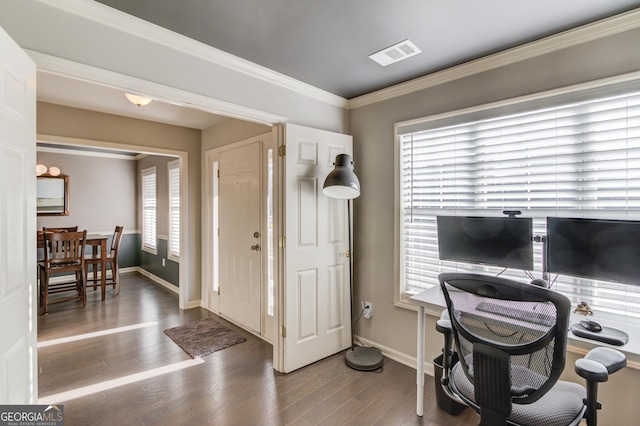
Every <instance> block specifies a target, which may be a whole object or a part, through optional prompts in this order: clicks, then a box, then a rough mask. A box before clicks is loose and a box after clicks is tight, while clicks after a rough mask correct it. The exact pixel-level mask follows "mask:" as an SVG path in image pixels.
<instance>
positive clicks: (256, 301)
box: [218, 142, 263, 334]
mask: <svg viewBox="0 0 640 426" xmlns="http://www.w3.org/2000/svg"><path fill="white" fill-rule="evenodd" d="M260 153H261V145H260V142H254V143H251V144H249V145H245V146H241V147H238V148H234V149H230V150H227V151H223V152H221V153H220V159H219V170H220V178H219V181H218V185H219V191H220V201H219V229H220V231H219V232H220V255H219V259H220V260H219V266H220V284H219V285H220V313H221V314H222V315H224V316H225V317H228V318H229V319H231V320H232V321H234V322H236V323H238V324H241V325H243V326H245V327H247V328H249V329H251V330H253V331H255V332H257V333H258V334H260V332H261V326H260V325H261V322H260V319H261V315H262V314H261V306H262V305H261V288H262V287H261V283H262V280H261V277H262V253H261V251H262V248H263V247H262V246H263V244H262V232H263V228H262V226H261V220H260V218H261V208H260V206H261V202H260V201H261V193H260V189H261V187H260V158H261V156H260Z"/></svg>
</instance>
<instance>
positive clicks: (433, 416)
mask: <svg viewBox="0 0 640 426" xmlns="http://www.w3.org/2000/svg"><path fill="white" fill-rule="evenodd" d="M208 316H210V317H214V318H216V319H217V320H219V321H220V322H222V323H224V324H226V325H227V326H228V327H230V328H232V329H234V330H236V331H238V332H240V333H241V334H243V335H244V336H245V337H246V338H247V341H245V342H243V343H240V344H238V345H235V346H233V347H230V348H227V349H224V350H221V351H219V352H215V353H213V354H211V355H209V356H206V357H204V358H203V360H204V361H205V362H204V363H202V364H200V365H196V366H192V367H189V368H186V369H183V370H180V371H175V372H172V373H167V374H163V375H160V376H157V377H153V378H148V379H145V380H141V381H138V382H135V383H131V384H125V385H122V386H119V387H117V388H114V389H111V390H106V391H100V392H97V393H93V394H90V395H86V396H79V397H77V398H75V399H71V400H67V401H64V402H62V401H60V403H62V404H63V405H64V412H65V424H66V425H68V426H73V425H151V424H153V425H186V424H189V425H212V424H215V425H316V424H322V425H343V424H349V425H414V424H417V425H431V426H436V425H442V426H444V425H447V426H455V425H472V424H477V417H476V415H475V414H474V413H473V412H472V411H471V410H470V409H467V410H465V412H463V413H462V414H460V415H458V416H450V415H448V414H446V413H444V412H442V411H440V410H438V409H437V407H436V404H435V399H434V398H435V396H434V391H433V389H434V383H433V379H432V378H431V377H429V376H427V377H426V385H425V415H424V417H422V418H420V417H417V416H416V414H415V398H416V385H415V370H414V369H411V368H409V367H406V366H404V365H402V364H399V363H397V362H395V361H393V360H390V359H386V360H385V365H384V371H383V372H381V373H374V372H359V371H355V370H352V369H350V368H348V367H347V366H346V365H345V364H344V354H337V355H334V356H332V357H329V358H326V359H324V360H322V361H319V362H317V363H315V364H312V365H310V366H308V367H305V368H302V369H300V370H298V371H295V372H293V373H290V374H280V373H277V372H275V371H274V370H273V367H272V346H271V345H270V344H268V343H265V342H264V341H262V340H260V339H258V338H256V337H255V336H253V335H251V334H250V333H247V332H245V331H244V330H241V329H239V328H238V327H236V326H234V325H233V324H230V323H228V322H226V321H224V320H223V319H220V318H219V317H216V316H215V315H213V314H212V313H210V312H208V311H206V310H204V309H200V308H194V309H189V310H184V311H181V310H180V309H178V297H177V295H176V294H175V293H172V292H170V291H169V290H167V289H165V288H163V287H161V286H158V285H156V284H154V283H153V282H152V281H150V280H148V279H147V278H145V277H143V276H142V275H139V274H137V273H128V274H122V291H121V293H120V295H119V296H114V295H113V293H112V291H111V290H109V291H108V292H107V300H106V301H104V302H102V301H100V292H99V291H96V292H93V291H90V292H89V296H88V301H87V307H86V308H84V309H83V308H82V307H81V305H80V304H79V303H76V302H67V303H61V304H58V305H51V306H50V310H49V314H48V315H46V316H41V317H39V318H38V341H39V342H43V341H47V340H51V339H59V338H63V337H69V336H75V335H80V334H85V333H92V332H96V331H101V330H106V329H112V328H116V327H124V326H130V325H134V324H139V323H146V322H150V321H157V322H158V325H154V326H149V327H144V328H139V329H135V330H130V331H125V332H120V333H117V334H110V335H106V336H101V337H93V338H89V339H84V340H80V341H76V342H70V343H62V344H58V345H54V346H49V347H42V348H40V349H39V350H38V362H39V367H40V371H39V378H38V380H39V396H40V398H43V397H47V396H51V395H57V394H59V393H61V392H67V391H72V390H76V389H79V388H83V387H86V386H89V385H93V384H97V383H103V382H105V381H108V380H113V379H118V378H122V377H127V376H129V375H132V374H137V373H141V372H145V371H148V370H152V369H155V368H159V367H164V366H168V365H171V364H176V363H179V362H183V361H187V360H190V359H191V358H190V357H189V355H187V354H186V353H185V352H183V351H182V350H181V349H180V348H179V347H178V346H177V345H176V344H175V343H173V341H172V340H171V339H169V338H168V337H167V336H166V335H165V334H164V333H163V330H164V329H166V328H170V327H174V326H177V325H181V324H185V323H188V322H190V321H193V320H196V319H200V318H203V317H208Z"/></svg>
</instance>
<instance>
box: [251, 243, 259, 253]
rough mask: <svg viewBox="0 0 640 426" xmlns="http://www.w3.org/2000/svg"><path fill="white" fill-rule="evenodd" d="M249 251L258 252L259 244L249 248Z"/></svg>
mask: <svg viewBox="0 0 640 426" xmlns="http://www.w3.org/2000/svg"><path fill="white" fill-rule="evenodd" d="M251 250H255V251H260V244H256V245H255V246H251Z"/></svg>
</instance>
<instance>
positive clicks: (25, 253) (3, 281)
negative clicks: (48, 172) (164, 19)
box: [0, 28, 38, 404]
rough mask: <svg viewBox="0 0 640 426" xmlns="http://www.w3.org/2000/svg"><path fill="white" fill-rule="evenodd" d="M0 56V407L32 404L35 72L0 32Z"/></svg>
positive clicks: (34, 393) (34, 382) (34, 400)
mask: <svg viewBox="0 0 640 426" xmlns="http://www.w3.org/2000/svg"><path fill="white" fill-rule="evenodd" d="M0 52H2V55H0V335H1V336H2V338H1V339H0V404H35V403H37V396H38V394H37V392H38V382H37V377H38V372H37V349H36V325H35V318H36V305H37V302H36V294H37V286H36V238H35V235H36V194H35V192H36V190H35V187H36V179H35V164H36V161H35V158H36V94H35V89H36V66H35V64H34V63H33V61H32V60H31V59H30V58H29V57H28V56H27V54H26V53H24V52H23V51H22V49H20V47H19V46H18V45H17V44H16V43H15V42H14V41H13V40H12V39H11V38H10V37H9V36H8V35H7V33H5V32H4V30H2V28H0Z"/></svg>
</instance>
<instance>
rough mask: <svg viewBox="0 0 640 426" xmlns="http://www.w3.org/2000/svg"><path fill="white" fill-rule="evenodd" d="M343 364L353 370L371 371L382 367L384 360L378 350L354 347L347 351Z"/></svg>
mask: <svg viewBox="0 0 640 426" xmlns="http://www.w3.org/2000/svg"><path fill="white" fill-rule="evenodd" d="M344 362H345V364H347V366H348V367H351V368H353V369H354V370H361V371H371V370H377V369H378V368H380V367H382V364H383V363H384V358H383V357H382V352H381V351H380V349H378V348H370V347H364V346H354V347H353V349H348V350H347V353H346V354H345V358H344Z"/></svg>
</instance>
